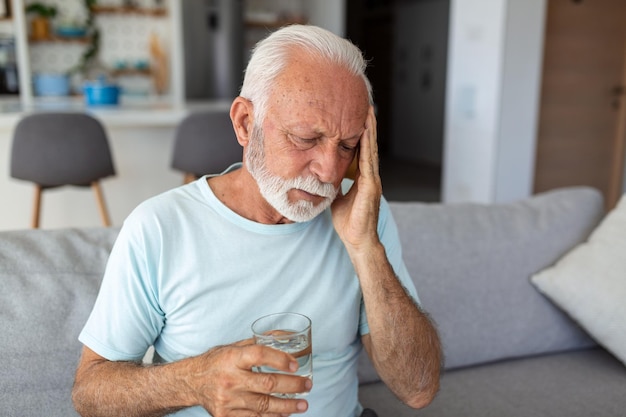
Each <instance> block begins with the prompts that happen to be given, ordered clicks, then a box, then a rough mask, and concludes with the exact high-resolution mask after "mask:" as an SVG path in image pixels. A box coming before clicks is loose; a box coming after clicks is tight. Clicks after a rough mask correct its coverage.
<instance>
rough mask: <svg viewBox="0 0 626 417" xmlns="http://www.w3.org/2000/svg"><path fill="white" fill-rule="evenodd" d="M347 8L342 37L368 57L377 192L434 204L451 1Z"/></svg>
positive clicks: (378, 2) (357, 0)
mask: <svg viewBox="0 0 626 417" xmlns="http://www.w3.org/2000/svg"><path fill="white" fill-rule="evenodd" d="M346 5H347V13H346V16H347V21H346V33H347V37H348V38H349V39H350V40H351V41H352V42H354V43H355V44H356V45H357V46H359V47H360V48H361V50H362V51H363V52H364V54H365V57H366V59H368V60H369V66H368V72H367V74H368V77H369V79H370V81H371V83H372V87H373V90H374V100H375V102H376V106H377V118H378V142H379V145H378V146H379V153H380V158H381V162H380V170H381V179H382V182H383V193H384V194H385V196H386V198H387V199H389V200H400V201H407V200H418V201H440V200H441V177H442V159H443V158H442V154H443V152H442V150H443V125H444V99H445V77H446V58H447V31H448V8H449V1H448V0H365V1H364V0H347V3H346ZM420 103H421V104H420Z"/></svg>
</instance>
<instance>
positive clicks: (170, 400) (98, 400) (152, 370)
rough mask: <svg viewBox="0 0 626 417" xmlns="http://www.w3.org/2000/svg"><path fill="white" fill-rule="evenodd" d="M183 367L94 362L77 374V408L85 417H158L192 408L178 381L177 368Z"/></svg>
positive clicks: (75, 390) (75, 399) (75, 394)
mask: <svg viewBox="0 0 626 417" xmlns="http://www.w3.org/2000/svg"><path fill="white" fill-rule="evenodd" d="M182 365H184V364H181V363H173V364H167V365H142V364H137V363H134V362H111V361H98V362H91V363H89V364H88V365H87V366H85V367H81V368H80V369H79V371H78V372H77V374H76V382H75V384H74V389H73V391H72V400H73V402H74V406H75V408H76V410H77V411H78V412H79V414H80V415H82V416H83V417H95V416H128V417H136V416H137V417H139V416H146V417H148V416H149V417H157V416H164V415H167V414H170V413H173V412H175V411H178V410H180V409H182V408H185V407H188V406H189V405H191V404H190V402H189V399H188V398H185V396H186V395H185V390H184V387H183V384H182V382H181V381H178V380H177V377H176V374H177V370H176V369H175V368H176V367H180V366H182ZM95 375H97V377H95Z"/></svg>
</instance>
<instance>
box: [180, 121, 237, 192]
mask: <svg viewBox="0 0 626 417" xmlns="http://www.w3.org/2000/svg"><path fill="white" fill-rule="evenodd" d="M241 160H242V148H241V146H240V145H239V142H237V137H236V136H235V132H234V130H233V125H232V122H231V120H230V114H229V112H228V111H223V112H215V111H202V112H196V113H192V114H190V115H188V116H187V117H185V118H184V119H183V120H182V121H181V122H180V124H179V125H178V126H177V128H176V132H175V134H174V149H173V152H172V163H171V167H172V168H174V169H176V170H178V171H182V172H183V173H184V174H185V177H184V183H188V182H191V181H193V180H195V179H198V178H200V177H201V176H203V175H205V174H218V173H220V172H222V171H224V170H225V169H226V168H228V167H229V166H230V165H231V164H233V163H235V162H241Z"/></svg>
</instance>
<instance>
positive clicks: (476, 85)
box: [0, 0, 626, 207]
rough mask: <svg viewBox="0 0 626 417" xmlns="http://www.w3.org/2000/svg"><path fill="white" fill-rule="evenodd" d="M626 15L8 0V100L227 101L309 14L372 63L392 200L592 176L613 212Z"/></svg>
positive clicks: (4, 20)
mask: <svg viewBox="0 0 626 417" xmlns="http://www.w3.org/2000/svg"><path fill="white" fill-rule="evenodd" d="M50 7H52V8H53V9H54V13H50V10H49V8H50ZM47 8H48V9H47ZM16 11H17V12H18V13H16ZM46 15H48V16H46ZM624 15H626V2H624V1H612V0H597V1H593V2H592V1H584V0H578V1H573V0H41V1H33V0H0V108H1V109H2V112H3V113H7V112H11V111H18V110H19V109H28V108H54V106H55V105H56V103H59V102H65V101H67V100H69V101H72V102H81V100H82V99H81V94H82V90H81V88H82V86H83V85H84V83H85V81H92V82H96V81H98V80H100V81H104V82H113V83H115V84H116V85H119V86H121V100H120V104H121V105H120V109H121V110H123V111H126V109H128V108H129V107H128V106H131V108H132V106H133V105H135V104H137V103H140V104H141V103H152V104H151V105H156V106H162V107H163V108H169V107H171V108H174V109H175V108H181V107H185V106H188V105H189V103H193V102H203V101H207V100H208V101H212V100H221V99H224V100H228V99H229V98H232V97H233V96H234V95H236V93H237V90H238V88H239V85H240V82H241V76H242V71H243V68H244V66H245V64H246V61H247V59H248V56H249V52H250V49H251V47H252V46H253V45H254V43H255V42H256V41H257V40H259V39H261V38H262V37H263V36H265V35H266V34H267V33H268V32H269V31H271V30H275V29H276V28H278V27H280V26H282V25H285V24H290V23H305V22H308V23H312V24H316V25H319V26H322V27H325V28H327V29H329V30H331V31H333V32H335V33H337V34H339V35H343V36H346V37H348V38H349V39H351V40H352V41H353V42H354V43H356V44H357V45H358V46H359V47H361V49H362V50H363V51H364V53H365V56H366V58H367V59H369V60H370V68H369V70H368V75H369V77H370V79H371V80H372V84H373V87H374V95H375V101H376V105H377V112H378V123H379V147H380V153H381V175H382V178H383V186H384V190H385V194H386V195H387V197H388V198H389V199H392V200H420V201H444V202H457V201H458V202H461V201H473V202H506V201H511V200H515V199H517V198H522V197H525V196H527V195H530V194H533V193H536V192H540V191H544V190H547V189H551V188H555V187H557V186H565V185H591V186H594V187H596V188H599V189H600V190H601V191H603V193H604V194H605V197H606V198H607V207H608V206H611V205H613V204H614V202H615V201H616V200H617V197H618V196H619V195H621V193H623V191H624V183H625V181H624V176H625V173H624V164H623V159H624V158H623V157H624V153H625V150H624V149H625V147H624V139H623V138H624V129H625V128H624V126H626V123H624V121H625V120H626V115H625V111H624V108H625V107H626V106H624V105H622V100H623V98H624V91H626V88H624V85H623V79H624V54H623V50H624V46H625V40H626V25H623V23H622V22H623V17H624ZM40 17H44V18H45V17H47V20H48V26H49V32H47V33H45V34H42V33H41V32H40V29H38V28H39V26H37V25H36V24H35V21H36V20H38V18H40ZM598 22H601V23H598ZM598 45H602V47H599V46H598ZM609 46H610V48H609ZM68 74H69V76H68V77H67V80H66V82H67V84H68V85H67V87H64V86H63V85H59V83H61V84H62V83H63V81H64V76H67V75H68ZM55 77H56V78H55ZM59 80H60V81H59ZM37 81H40V82H39V83H38V82H37ZM46 89H48V90H46ZM168 106H169V107H168ZM16 109H18V110H16ZM171 120H172V123H173V120H174V119H173V118H172V119H171Z"/></svg>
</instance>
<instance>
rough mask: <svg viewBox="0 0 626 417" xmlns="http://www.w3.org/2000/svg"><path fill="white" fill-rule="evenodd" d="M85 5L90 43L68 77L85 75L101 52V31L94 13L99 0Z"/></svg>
mask: <svg viewBox="0 0 626 417" xmlns="http://www.w3.org/2000/svg"><path fill="white" fill-rule="evenodd" d="M84 3H85V9H86V10H87V19H86V20H85V29H86V34H87V37H88V38H89V40H90V41H89V45H87V48H86V49H85V52H83V54H82V55H81V57H80V60H79V62H78V63H77V64H76V65H75V66H73V67H72V68H70V69H69V70H68V72H67V73H68V75H72V74H75V73H82V74H83V75H84V74H85V73H86V72H87V70H88V68H89V67H90V65H91V64H92V62H93V61H94V60H95V59H96V58H97V57H98V52H99V51H100V29H98V27H97V26H96V22H95V13H94V11H93V10H94V6H95V5H96V4H97V0H84Z"/></svg>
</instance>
